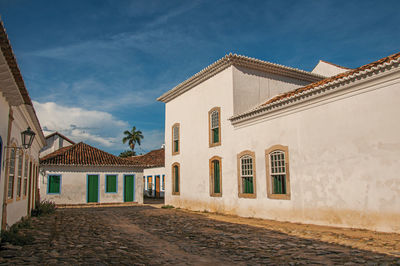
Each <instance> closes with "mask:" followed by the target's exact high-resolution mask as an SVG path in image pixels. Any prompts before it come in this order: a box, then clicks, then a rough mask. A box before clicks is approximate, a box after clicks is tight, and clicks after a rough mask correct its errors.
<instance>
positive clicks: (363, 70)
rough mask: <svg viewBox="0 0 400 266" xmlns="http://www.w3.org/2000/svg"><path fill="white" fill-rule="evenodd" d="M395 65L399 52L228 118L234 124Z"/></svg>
mask: <svg viewBox="0 0 400 266" xmlns="http://www.w3.org/2000/svg"><path fill="white" fill-rule="evenodd" d="M396 63H400V52H398V53H395V54H392V55H389V56H387V57H384V58H381V59H379V60H377V61H374V62H372V63H369V64H366V65H363V66H361V67H358V68H355V69H351V70H349V71H346V72H343V73H340V74H337V75H336V76H333V77H328V78H326V79H323V80H320V81H317V82H314V83H311V84H309V85H306V86H303V87H300V88H297V89H294V90H292V91H289V92H285V93H281V94H279V95H277V96H275V97H273V98H271V99H269V100H268V101H266V102H265V103H263V104H261V105H258V106H257V107H255V108H254V109H251V110H249V111H246V112H244V113H241V114H238V115H235V116H232V117H231V118H229V120H231V121H232V122H235V121H238V120H241V119H244V118H249V117H252V116H253V115H255V114H258V113H261V112H264V111H266V110H270V109H271V108H272V107H273V106H275V105H278V104H281V103H284V102H287V101H290V100H292V99H294V98H296V97H300V96H302V97H303V96H304V95H305V94H308V93H310V94H311V93H312V92H314V91H317V90H319V89H326V88H327V87H329V86H332V85H336V84H341V83H343V82H345V81H348V80H349V79H355V78H357V77H360V76H363V75H366V74H368V73H370V72H372V71H377V70H380V69H382V68H385V67H387V66H390V65H392V64H396ZM285 106H287V105H285Z"/></svg>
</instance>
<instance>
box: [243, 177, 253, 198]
mask: <svg viewBox="0 0 400 266" xmlns="http://www.w3.org/2000/svg"><path fill="white" fill-rule="evenodd" d="M253 191H254V188H253V178H252V177H245V178H244V193H249V194H253Z"/></svg>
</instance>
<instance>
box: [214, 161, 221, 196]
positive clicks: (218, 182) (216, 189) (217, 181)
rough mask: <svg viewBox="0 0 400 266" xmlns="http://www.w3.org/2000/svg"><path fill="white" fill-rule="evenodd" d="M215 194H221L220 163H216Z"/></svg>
mask: <svg viewBox="0 0 400 266" xmlns="http://www.w3.org/2000/svg"><path fill="white" fill-rule="evenodd" d="M213 163H214V193H220V192H221V189H220V176H219V173H220V171H219V161H214V162H213Z"/></svg>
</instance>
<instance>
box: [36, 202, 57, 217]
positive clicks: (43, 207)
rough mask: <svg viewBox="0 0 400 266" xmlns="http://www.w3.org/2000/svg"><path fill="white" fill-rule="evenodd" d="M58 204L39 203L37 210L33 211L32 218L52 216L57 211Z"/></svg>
mask: <svg viewBox="0 0 400 266" xmlns="http://www.w3.org/2000/svg"><path fill="white" fill-rule="evenodd" d="M56 208H57V207H56V204H55V203H54V202H53V201H49V200H44V201H41V202H40V203H39V205H38V206H37V208H36V209H34V210H32V213H31V215H32V216H42V215H47V214H52V213H54V212H55V211H56Z"/></svg>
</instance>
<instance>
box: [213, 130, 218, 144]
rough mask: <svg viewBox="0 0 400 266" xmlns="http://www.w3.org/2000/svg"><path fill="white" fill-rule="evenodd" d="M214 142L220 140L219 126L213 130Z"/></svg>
mask: <svg viewBox="0 0 400 266" xmlns="http://www.w3.org/2000/svg"><path fill="white" fill-rule="evenodd" d="M212 131H213V143H218V142H219V128H218V127H217V128H214V129H213V130H212Z"/></svg>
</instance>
